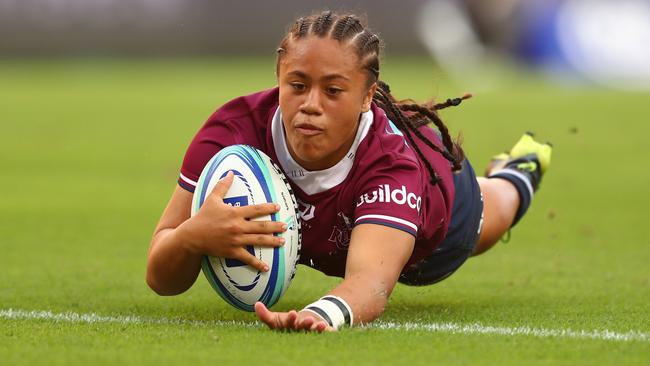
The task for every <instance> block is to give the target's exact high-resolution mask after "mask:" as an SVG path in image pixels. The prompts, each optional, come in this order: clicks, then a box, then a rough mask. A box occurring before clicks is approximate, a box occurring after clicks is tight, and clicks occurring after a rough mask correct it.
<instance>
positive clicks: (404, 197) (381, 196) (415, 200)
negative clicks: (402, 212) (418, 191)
mask: <svg viewBox="0 0 650 366" xmlns="http://www.w3.org/2000/svg"><path fill="white" fill-rule="evenodd" d="M375 202H381V203H390V202H394V203H396V204H398V205H405V204H406V205H408V206H409V207H410V208H414V209H416V210H418V212H420V207H421V206H422V197H420V196H416V195H415V193H410V192H408V193H407V192H406V187H405V186H402V187H401V188H400V189H391V187H390V185H389V184H380V185H379V188H377V189H375V190H374V191H372V192H370V193H364V194H363V195H361V196H360V197H359V200H358V201H357V207H359V206H361V205H363V204H371V203H375Z"/></svg>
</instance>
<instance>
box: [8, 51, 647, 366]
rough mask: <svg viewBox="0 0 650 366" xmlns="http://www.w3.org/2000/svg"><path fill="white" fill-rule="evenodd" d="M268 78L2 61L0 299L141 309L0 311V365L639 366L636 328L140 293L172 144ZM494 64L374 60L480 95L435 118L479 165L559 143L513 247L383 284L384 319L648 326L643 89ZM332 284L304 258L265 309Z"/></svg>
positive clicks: (55, 306)
mask: <svg viewBox="0 0 650 366" xmlns="http://www.w3.org/2000/svg"><path fill="white" fill-rule="evenodd" d="M273 71H274V66H273V59H201V60H181V59H178V60H58V61H52V60H47V61H45V60H43V61H7V60H5V61H1V62H0V126H2V129H1V130H0V131H1V132H0V167H1V169H2V178H3V179H1V180H0V190H1V191H2V198H1V199H0V233H1V234H2V236H1V238H2V239H1V240H0V253H1V254H0V275H1V277H0V278H1V280H0V311H2V310H7V309H17V310H21V311H32V310H37V311H41V310H45V311H52V312H54V313H66V312H73V313H78V314H88V313H95V314H98V315H101V316H112V317H116V316H137V317H139V319H144V320H142V321H137V322H131V323H120V322H103V321H98V322H68V321H61V320H59V321H56V320H47V319H46V320H43V319H41V320H39V319H16V318H11V317H6V316H5V317H0V360H1V361H0V364H7V365H23V364H33V363H37V364H66V365H67V364H88V363H90V362H92V363H96V364H118V363H119V364H125V365H126V364H134V365H136V364H137V365H140V364H160V363H163V364H188V363H208V362H214V363H224V362H228V361H235V362H243V363H246V364H249V363H253V362H259V363H264V364H266V363H268V364H287V363H307V364H323V365H325V364H327V365H330V364H332V363H336V364H353V363H354V364H377V363H382V364H388V363H397V362H400V363H412V364H434V363H445V364H449V363H451V364H488V365H489V364H494V363H497V362H499V363H502V364H513V365H519V364H567V365H569V364H570V365H573V364H589V365H593V364H613V363H621V364H628V365H633V364H639V365H641V364H648V363H649V362H650V341H649V340H648V339H645V340H639V339H637V340H630V341H615V340H603V339H584V338H566V337H564V338H563V337H546V338H543V337H537V336H527V335H516V334H515V335H498V334H453V333H450V332H445V331H427V330H395V329H377V328H370V329H352V330H344V331H342V332H339V333H336V334H322V335H316V334H294V333H279V332H272V331H269V330H266V329H264V328H263V327H261V326H259V324H257V323H255V318H254V316H252V315H250V314H247V313H243V312H239V311H237V310H235V309H233V308H231V307H229V306H228V305H227V304H225V303H224V302H223V301H222V300H221V299H220V298H218V297H217V296H216V294H215V293H214V292H213V291H212V289H211V288H210V287H209V285H208V284H207V281H205V279H204V278H202V277H200V278H199V280H198V281H197V284H196V285H195V286H194V287H193V288H192V289H190V290H189V291H188V292H187V293H185V294H183V295H181V296H177V297H159V296H157V295H155V294H154V293H153V292H152V291H151V290H149V289H148V288H147V286H146V284H145V282H144V269H145V261H146V252H147V247H148V244H149V240H150V235H151V232H152V230H153V228H154V226H155V224H156V221H157V219H158V217H159V215H160V213H161V212H162V209H163V207H164V205H165V204H166V202H167V199H168V198H169V195H170V193H171V191H172V190H173V189H174V185H175V180H176V177H177V174H178V168H179V165H180V162H181V159H182V156H183V152H184V149H185V148H186V146H187V144H188V143H189V141H190V139H191V138H192V136H193V134H194V133H195V132H196V130H197V129H198V128H199V127H200V125H201V123H202V122H203V121H204V120H205V119H206V118H207V116H208V115H209V114H210V113H212V111H213V110H214V109H215V108H217V107H218V106H219V105H220V104H222V103H224V102H225V101H227V100H229V99H230V98H233V97H235V96H238V95H241V94H245V93H249V92H254V91H256V90H258V89H261V88H266V87H270V86H272V85H273V83H274V77H273ZM491 72H492V74H490V75H491V79H490V80H491V82H490V83H489V85H487V86H484V85H481V84H480V83H479V82H478V81H479V80H483V79H481V78H485V75H481V76H477V77H476V78H469V79H466V81H457V82H451V81H449V80H447V79H446V78H445V77H443V76H441V74H440V72H439V71H437V70H436V69H435V68H434V67H433V66H432V65H431V64H430V63H429V62H427V61H426V60H416V59H404V60H391V59H389V60H387V63H386V67H385V68H384V70H383V77H384V78H385V80H387V81H388V82H389V83H390V84H391V86H392V88H393V91H394V93H395V94H396V95H397V96H398V97H404V98H406V97H411V98H415V99H418V100H423V99H426V98H427V97H430V96H434V97H437V98H446V97H448V96H453V95H456V94H459V93H461V92H464V91H466V90H467V89H476V90H478V91H479V92H478V93H477V95H476V97H475V98H474V99H473V100H470V101H468V102H466V103H464V104H463V105H462V106H461V107H458V108H453V109H448V110H445V111H443V117H444V118H445V120H446V121H447V123H448V124H449V125H450V127H451V129H452V130H453V131H454V132H462V134H463V136H464V147H465V150H466V152H467V155H468V156H469V157H470V159H471V160H472V162H473V164H474V166H475V168H477V170H478V171H481V170H482V169H483V167H484V166H485V164H486V163H487V160H488V158H489V156H491V155H493V154H495V153H497V152H500V151H502V150H504V149H506V148H508V147H509V146H510V145H511V144H512V143H513V142H514V141H515V140H516V139H517V138H518V137H519V135H520V134H521V132H523V131H525V130H533V131H536V132H537V133H538V136H540V138H542V139H548V140H550V141H552V142H553V143H554V145H555V149H554V157H553V159H554V160H553V163H552V167H551V169H550V171H549V173H548V176H547V177H545V180H544V182H543V184H542V189H541V190H540V192H539V194H538V195H537V197H536V198H535V202H534V205H533V206H532V208H531V211H530V212H529V214H528V215H527V216H526V218H525V220H523V221H522V222H521V224H519V225H518V227H517V228H516V230H513V232H512V238H511V240H510V242H509V243H507V244H499V245H498V246H497V247H495V248H494V249H493V250H492V251H490V252H488V253H487V254H485V255H483V256H480V257H477V258H474V259H471V260H470V261H468V263H466V265H465V266H464V267H463V268H462V269H461V270H459V271H458V272H457V273H456V274H454V275H453V276H452V277H451V278H449V279H448V280H446V281H444V282H442V283H440V284H438V285H435V286H431V287H419V288H409V287H405V286H401V285H400V286H398V287H397V289H396V290H395V292H394V294H393V296H392V297H391V300H390V303H389V306H388V307H387V308H386V312H385V313H384V315H383V316H382V320H384V321H391V322H398V323H404V322H417V323H419V324H422V323H446V322H451V323H455V324H461V325H463V324H474V323H480V324H483V325H485V326H497V327H510V328H513V327H535V328H545V329H556V330H563V329H573V330H586V331H593V330H597V331H602V330H609V331H611V332H618V333H625V332H629V331H636V332H642V333H645V334H648V332H650V317H649V316H648V314H649V313H650V305H648V303H649V301H650V266H648V264H647V262H648V259H650V234H649V232H650V231H649V230H647V227H646V226H645V225H647V219H648V214H647V211H646V210H647V205H648V203H650V202H649V199H648V197H649V196H648V193H647V186H648V183H649V182H650V179H649V177H650V174H649V173H648V171H647V168H646V167H647V161H646V159H647V157H648V156H650V154H649V153H650V147H648V143H647V140H646V135H647V134H649V133H650V127H649V125H648V123H647V122H648V116H649V115H650V103H648V101H649V100H650V94H648V93H625V92H617V91H606V90H602V89H597V88H590V87H584V86H582V87H581V86H568V87H563V88H559V87H557V86H553V85H551V84H549V83H547V82H545V81H544V80H543V79H541V78H540V77H538V76H535V75H531V74H528V73H524V72H520V71H512V70H507V71H503V70H501V71H496V72H495V71H494V70H492V71H491ZM470 91H471V90H470ZM336 283H337V279H334V278H328V277H325V276H324V275H321V274H319V273H318V272H315V271H313V270H310V269H306V268H300V270H299V271H298V274H297V276H296V279H295V280H294V283H293V284H292V286H291V288H290V289H289V291H288V292H287V293H286V294H285V296H284V297H283V299H282V300H281V301H280V303H279V304H278V305H277V306H276V309H278V310H283V309H290V308H300V307H302V306H303V305H305V304H306V303H308V302H311V301H313V300H314V299H316V298H318V297H319V296H321V295H322V294H323V293H325V292H326V291H327V290H328V289H329V288H331V287H332V286H334V285H335V284H336ZM161 319H162V320H161ZM231 320H232V321H237V323H221V322H224V321H225V322H227V321H231ZM241 322H244V323H245V324H242V323H241Z"/></svg>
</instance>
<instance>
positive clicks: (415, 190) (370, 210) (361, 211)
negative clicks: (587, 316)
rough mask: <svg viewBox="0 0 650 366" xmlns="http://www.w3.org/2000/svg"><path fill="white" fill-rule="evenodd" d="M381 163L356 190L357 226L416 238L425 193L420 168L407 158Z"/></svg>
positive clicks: (355, 219)
mask: <svg viewBox="0 0 650 366" xmlns="http://www.w3.org/2000/svg"><path fill="white" fill-rule="evenodd" d="M379 164H380V166H378V167H375V168H373V169H372V172H371V173H370V172H369V173H368V174H366V176H367V178H366V179H365V180H363V181H362V182H361V183H360V184H359V185H358V188H357V190H356V208H355V213H354V223H355V225H359V224H366V223H371V224H378V225H385V226H389V227H392V228H395V229H398V230H402V231H405V232H407V233H409V234H411V235H413V236H415V237H417V232H418V228H419V227H420V225H421V219H420V209H421V206H422V191H423V187H422V178H421V172H420V169H419V166H418V165H417V164H416V163H415V162H413V161H411V160H406V159H400V160H394V161H391V162H387V161H383V162H381V163H378V165H379Z"/></svg>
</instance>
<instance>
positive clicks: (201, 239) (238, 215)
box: [179, 172, 287, 272]
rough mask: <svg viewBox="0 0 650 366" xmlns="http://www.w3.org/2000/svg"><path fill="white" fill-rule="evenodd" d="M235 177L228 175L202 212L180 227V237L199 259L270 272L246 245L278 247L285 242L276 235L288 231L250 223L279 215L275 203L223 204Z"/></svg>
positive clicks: (280, 225)
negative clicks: (239, 263)
mask: <svg viewBox="0 0 650 366" xmlns="http://www.w3.org/2000/svg"><path fill="white" fill-rule="evenodd" d="M232 182H233V173H232V172H228V174H227V175H226V177H224V178H223V179H221V180H220V181H219V182H218V183H217V184H216V185H215V187H214V189H213V190H212V192H211V193H210V194H209V195H208V197H206V199H205V201H204V202H203V205H202V206H201V209H199V212H197V214H196V215H195V216H193V217H192V218H190V219H189V220H187V221H186V222H184V223H183V224H182V225H181V226H179V229H180V232H179V235H183V242H185V243H187V246H188V250H190V251H191V252H192V253H195V254H200V255H209V256H214V257H221V258H234V259H238V260H240V261H242V262H244V263H246V264H248V265H250V266H252V267H254V268H256V269H257V270H259V271H263V272H266V271H268V270H269V267H268V265H266V264H265V263H264V262H262V261H261V260H259V259H258V258H257V257H255V256H254V255H252V254H250V253H249V252H248V251H247V250H246V246H247V245H257V246H266V247H278V246H281V245H283V244H284V239H283V238H281V237H278V236H274V235H273V233H281V232H284V231H286V229H287V225H286V224H285V223H282V222H273V221H252V220H250V219H253V218H256V217H260V216H266V215H270V214H273V213H276V212H278V211H279V210H280V206H279V205H278V204H276V203H264V204H258V205H250V206H242V207H233V206H230V205H228V204H226V203H225V202H224V201H223V198H224V196H225V195H226V192H228V189H229V188H230V186H231V185H232Z"/></svg>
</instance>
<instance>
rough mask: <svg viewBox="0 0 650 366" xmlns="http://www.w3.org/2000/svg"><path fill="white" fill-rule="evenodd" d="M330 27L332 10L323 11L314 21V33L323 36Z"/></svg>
mask: <svg viewBox="0 0 650 366" xmlns="http://www.w3.org/2000/svg"><path fill="white" fill-rule="evenodd" d="M331 27H332V12H331V11H324V12H323V13H321V15H320V16H319V17H318V19H316V21H315V22H314V34H316V35H317V36H319V37H323V36H324V35H325V34H326V33H327V32H329V30H330V28H331Z"/></svg>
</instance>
